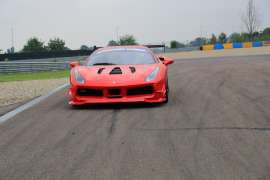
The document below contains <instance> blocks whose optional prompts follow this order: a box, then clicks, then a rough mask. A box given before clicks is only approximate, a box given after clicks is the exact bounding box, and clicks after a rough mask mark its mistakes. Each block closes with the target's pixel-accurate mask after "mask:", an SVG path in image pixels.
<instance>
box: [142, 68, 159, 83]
mask: <svg viewBox="0 0 270 180" xmlns="http://www.w3.org/2000/svg"><path fill="white" fill-rule="evenodd" d="M158 72H159V67H156V68H155V69H154V71H152V72H151V73H150V74H149V75H148V76H147V78H146V79H145V81H146V82H149V81H153V80H154V79H155V78H156V77H157V74H158Z"/></svg>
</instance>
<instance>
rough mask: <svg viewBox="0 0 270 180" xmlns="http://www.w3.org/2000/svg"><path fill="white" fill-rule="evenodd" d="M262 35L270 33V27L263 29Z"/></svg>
mask: <svg viewBox="0 0 270 180" xmlns="http://www.w3.org/2000/svg"><path fill="white" fill-rule="evenodd" d="M263 35H270V27H269V28H265V29H264V30H263Z"/></svg>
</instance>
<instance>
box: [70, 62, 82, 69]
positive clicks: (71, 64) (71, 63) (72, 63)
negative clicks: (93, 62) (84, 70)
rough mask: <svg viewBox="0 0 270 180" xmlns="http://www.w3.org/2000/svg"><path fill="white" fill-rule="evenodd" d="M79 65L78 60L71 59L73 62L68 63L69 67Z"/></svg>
mask: <svg viewBox="0 0 270 180" xmlns="http://www.w3.org/2000/svg"><path fill="white" fill-rule="evenodd" d="M79 65H80V62H79V61H73V62H70V63H69V67H70V69H72V68H74V67H76V66H79Z"/></svg>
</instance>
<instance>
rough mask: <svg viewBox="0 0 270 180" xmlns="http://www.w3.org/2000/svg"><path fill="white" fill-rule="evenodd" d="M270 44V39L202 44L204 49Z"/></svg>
mask: <svg viewBox="0 0 270 180" xmlns="http://www.w3.org/2000/svg"><path fill="white" fill-rule="evenodd" d="M268 45H270V43H269V41H255V42H239V43H225V44H222V43H216V44H210V45H204V46H202V48H201V49H202V50H204V51H209V50H220V49H238V48H256V47H262V46H268Z"/></svg>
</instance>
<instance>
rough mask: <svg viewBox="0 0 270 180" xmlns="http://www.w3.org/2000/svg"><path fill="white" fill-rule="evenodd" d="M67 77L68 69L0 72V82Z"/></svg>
mask: <svg viewBox="0 0 270 180" xmlns="http://www.w3.org/2000/svg"><path fill="white" fill-rule="evenodd" d="M67 77H69V70H64V71H46V72H29V73H26V72H25V73H11V74H0V82H10V81H28V80H42V79H60V78H67Z"/></svg>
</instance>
